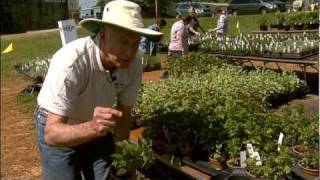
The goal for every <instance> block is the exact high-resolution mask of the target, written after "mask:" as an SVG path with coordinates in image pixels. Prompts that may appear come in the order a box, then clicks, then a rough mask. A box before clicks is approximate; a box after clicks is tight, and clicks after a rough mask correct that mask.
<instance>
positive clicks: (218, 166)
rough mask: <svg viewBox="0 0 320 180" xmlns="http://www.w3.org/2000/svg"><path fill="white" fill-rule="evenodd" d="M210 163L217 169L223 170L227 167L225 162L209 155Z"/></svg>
mask: <svg viewBox="0 0 320 180" xmlns="http://www.w3.org/2000/svg"><path fill="white" fill-rule="evenodd" d="M209 164H210V166H211V167H213V168H214V169H216V170H222V169H224V168H225V163H224V162H220V161H218V160H216V159H214V158H212V157H209Z"/></svg>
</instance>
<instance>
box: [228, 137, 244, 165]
mask: <svg viewBox="0 0 320 180" xmlns="http://www.w3.org/2000/svg"><path fill="white" fill-rule="evenodd" d="M227 146H228V153H229V159H228V160H227V162H226V164H227V166H228V168H230V169H231V170H232V171H234V170H237V169H243V168H242V167H240V150H241V142H240V139H239V138H233V139H230V140H228V142H227Z"/></svg>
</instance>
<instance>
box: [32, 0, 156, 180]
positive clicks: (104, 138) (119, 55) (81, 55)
mask: <svg viewBox="0 0 320 180" xmlns="http://www.w3.org/2000/svg"><path fill="white" fill-rule="evenodd" d="M140 11H141V8H140V7H139V6H138V5H137V4H135V3H133V2H129V1H126V0H116V1H112V2H110V3H108V4H107V5H106V6H105V8H104V12H103V18H102V20H99V19H94V18H88V19H85V20H83V21H81V22H80V24H81V26H82V27H84V28H85V29H87V30H89V31H91V32H93V33H94V34H95V36H93V37H85V38H81V39H78V40H75V41H73V42H71V43H69V44H67V45H66V46H64V47H63V48H61V49H60V50H59V51H57V52H56V54H55V55H54V56H53V58H52V60H51V64H50V67H49V70H48V74H47V76H46V78H45V81H44V84H43V87H42V89H41V91H40V94H39V96H38V99H37V102H38V105H37V107H36V110H35V120H36V126H37V133H38V141H39V145H40V155H41V163H42V175H43V179H45V180H78V179H81V178H82V177H85V179H98V180H100V179H105V178H106V177H107V174H108V173H107V169H108V167H109V166H110V163H111V157H110V155H111V153H113V150H114V149H113V148H114V139H116V140H122V139H127V138H128V136H129V131H130V127H131V122H130V110H131V106H132V105H133V104H134V103H135V101H136V99H137V94H138V90H139V88H140V84H141V78H142V77H141V76H142V66H141V62H140V56H141V53H138V52H137V50H138V46H139V42H140V39H141V36H146V37H148V38H150V39H154V40H159V39H160V38H161V36H162V33H160V32H156V31H152V30H149V29H145V28H144V27H143V20H142V17H141V14H140Z"/></svg>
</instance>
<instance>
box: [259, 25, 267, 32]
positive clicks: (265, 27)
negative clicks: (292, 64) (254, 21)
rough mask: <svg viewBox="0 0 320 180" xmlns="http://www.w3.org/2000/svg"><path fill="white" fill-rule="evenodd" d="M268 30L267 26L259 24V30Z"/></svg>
mask: <svg viewBox="0 0 320 180" xmlns="http://www.w3.org/2000/svg"><path fill="white" fill-rule="evenodd" d="M267 30H268V26H263V25H261V26H260V31H267Z"/></svg>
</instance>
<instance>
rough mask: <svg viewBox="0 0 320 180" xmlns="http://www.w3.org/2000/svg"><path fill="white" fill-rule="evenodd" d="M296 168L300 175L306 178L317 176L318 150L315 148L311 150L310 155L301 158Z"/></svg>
mask: <svg viewBox="0 0 320 180" xmlns="http://www.w3.org/2000/svg"><path fill="white" fill-rule="evenodd" d="M298 166H299V168H300V169H301V171H302V173H303V174H304V175H306V176H310V175H311V176H314V177H318V176H319V149H318V148H315V149H313V150H312V153H310V155H308V156H305V157H303V158H302V159H301V160H300V161H299V162H298Z"/></svg>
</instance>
